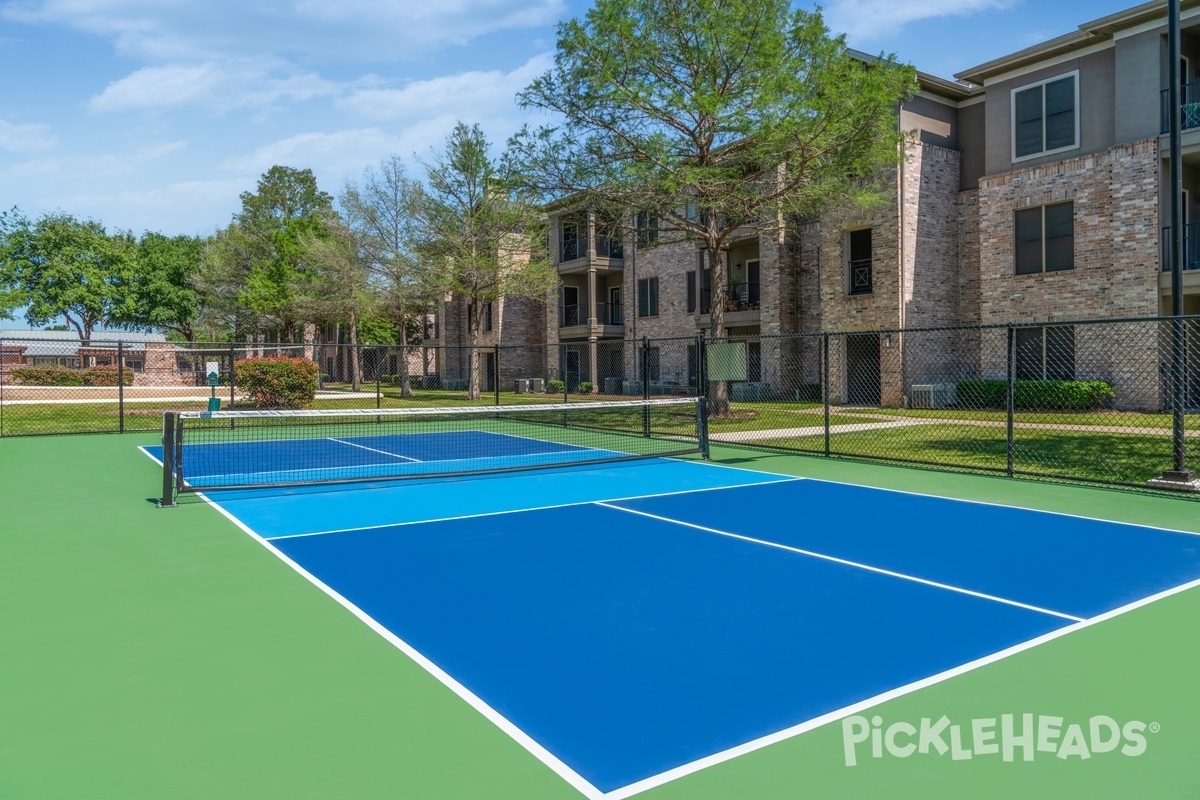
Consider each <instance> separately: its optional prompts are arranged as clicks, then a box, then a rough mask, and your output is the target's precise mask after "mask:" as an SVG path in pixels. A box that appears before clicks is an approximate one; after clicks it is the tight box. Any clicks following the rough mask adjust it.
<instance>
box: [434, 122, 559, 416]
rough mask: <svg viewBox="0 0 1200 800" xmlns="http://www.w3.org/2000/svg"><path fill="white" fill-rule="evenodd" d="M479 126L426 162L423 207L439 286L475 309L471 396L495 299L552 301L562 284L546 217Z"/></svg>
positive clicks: (463, 128) (463, 129)
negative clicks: (516, 184) (510, 176)
mask: <svg viewBox="0 0 1200 800" xmlns="http://www.w3.org/2000/svg"><path fill="white" fill-rule="evenodd" d="M489 149H490V148H489V145H488V141H487V138H486V137H485V136H484V135H483V131H482V130H481V129H480V128H479V126H478V125H473V126H471V127H467V125H465V124H464V123H461V122H460V123H458V124H457V125H455V127H454V130H453V131H452V132H451V133H450V135H449V136H448V137H447V139H446V146H445V149H444V150H443V151H442V152H441V153H440V154H438V155H437V157H436V158H435V160H434V161H433V162H432V163H430V164H426V165H425V173H426V183H427V193H424V195H423V196H422V197H421V198H419V200H418V203H417V207H416V212H417V218H418V224H419V225H420V230H421V247H422V248H423V251H424V252H425V253H427V254H428V256H429V260H430V263H431V265H432V266H433V268H434V269H436V270H437V275H438V279H437V282H438V284H439V285H440V286H441V287H443V288H444V289H445V290H446V291H448V292H453V293H458V294H461V295H462V296H464V297H465V298H466V301H467V303H468V306H469V308H470V314H469V315H468V317H469V325H468V328H469V334H470V339H471V356H470V375H469V380H468V388H467V397H468V399H471V400H477V399H479V395H480V387H481V384H482V380H481V373H480V358H479V341H480V333H481V331H482V326H483V318H484V313H485V310H486V307H487V305H488V303H492V302H495V301H496V300H499V299H500V298H501V297H505V296H508V297H531V298H536V299H538V300H544V299H545V298H546V296H547V295H548V294H549V293H550V292H551V290H552V289H553V288H554V286H555V285H556V284H557V282H558V275H557V274H556V273H555V271H554V268H553V266H552V264H551V261H550V257H549V253H548V252H547V236H546V232H545V222H544V215H543V214H542V213H541V211H540V209H539V208H538V207H537V206H535V205H533V204H531V203H529V202H526V201H525V200H524V199H523V198H522V197H520V196H519V195H518V194H517V193H516V192H514V191H513V187H512V185H511V184H510V183H509V182H508V180H507V176H506V175H504V174H503V173H502V171H501V170H500V169H499V168H498V167H497V165H496V163H494V162H493V161H492V158H491V156H490V155H489Z"/></svg>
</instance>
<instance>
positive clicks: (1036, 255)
mask: <svg viewBox="0 0 1200 800" xmlns="http://www.w3.org/2000/svg"><path fill="white" fill-rule="evenodd" d="M1015 221H1016V262H1017V267H1016V269H1017V274H1018V275H1029V274H1033V273H1038V272H1058V271H1060V270H1065V269H1074V267H1075V204H1074V203H1073V202H1067V203H1055V204H1054V205H1049V206H1038V207H1037V208H1023V209H1021V210H1020V211H1018V212H1017V214H1016V220H1015Z"/></svg>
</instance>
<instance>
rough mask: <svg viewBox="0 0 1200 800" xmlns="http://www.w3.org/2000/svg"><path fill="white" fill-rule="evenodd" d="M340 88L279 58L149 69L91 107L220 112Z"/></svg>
mask: <svg viewBox="0 0 1200 800" xmlns="http://www.w3.org/2000/svg"><path fill="white" fill-rule="evenodd" d="M338 91H339V90H338V87H337V85H336V84H334V83H332V82H330V81H326V80H324V79H322V78H321V77H320V76H318V75H315V74H313V73H310V72H300V71H296V70H293V69H291V68H290V67H288V66H287V65H285V64H282V63H279V62H277V61H275V60H273V59H266V60H262V59H258V60H255V59H246V60H242V61H237V62H231V63H221V64H218V63H216V62H211V61H210V62H205V63H202V64H193V65H181V64H176V65H167V66H157V67H144V68H143V69H139V70H137V71H136V72H134V73H131V74H129V75H126V76H125V77H124V78H121V79H120V80H117V81H113V82H112V83H110V84H109V85H108V86H106V87H105V88H104V91H102V92H101V93H100V94H98V95H96V96H94V97H92V99H91V100H90V101H89V102H88V109H89V110H91V111H95V112H105V111H126V110H134V109H162V108H171V107H179V106H201V107H205V108H209V109H212V110H214V111H219V112H223V111H228V110H230V109H232V108H243V107H258V108H261V107H264V106H270V105H273V104H275V103H277V102H280V101H285V100H286V101H292V102H296V101H302V100H308V99H311V98H313V97H320V96H327V95H332V94H335V93H337V92H338Z"/></svg>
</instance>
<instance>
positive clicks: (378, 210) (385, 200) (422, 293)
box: [340, 155, 438, 397]
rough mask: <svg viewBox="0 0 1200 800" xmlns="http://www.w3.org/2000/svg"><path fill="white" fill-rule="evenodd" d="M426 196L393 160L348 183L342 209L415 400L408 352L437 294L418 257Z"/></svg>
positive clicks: (404, 385) (406, 389)
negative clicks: (393, 332)
mask: <svg viewBox="0 0 1200 800" xmlns="http://www.w3.org/2000/svg"><path fill="white" fill-rule="evenodd" d="M424 199H425V194H424V193H423V191H422V187H421V185H420V184H419V183H418V182H416V181H414V180H412V179H411V178H409V177H408V173H407V171H406V169H405V166H404V162H403V161H402V160H401V159H400V158H399V157H398V156H395V155H393V156H391V157H389V158H386V159H384V160H383V161H381V162H380V163H379V167H378V169H373V168H371V167H368V168H367V169H366V170H365V171H364V172H363V179H362V183H361V184H354V183H351V182H347V183H346V186H345V189H344V190H343V191H342V196H341V198H340V204H341V206H342V210H343V211H344V212H345V214H346V218H347V221H348V222H349V225H350V226H351V228H352V229H353V230H354V232H355V233H356V235H357V237H358V241H359V244H360V246H361V248H362V250H363V254H364V256H365V258H366V260H367V264H368V265H369V268H370V270H371V273H372V274H371V281H370V282H371V284H372V285H373V286H375V287H376V288H377V290H378V299H379V301H380V304H381V308H382V310H383V312H384V313H385V314H386V315H387V316H388V318H389V319H390V320H391V321H392V322H393V323H394V324H395V329H396V331H397V335H398V337H399V344H400V347H401V358H400V362H399V364H398V366H399V370H400V394H401V395H402V396H404V397H409V396H411V395H412V383H411V380H410V378H409V374H408V358H407V356H408V348H409V346H410V344H411V343H412V341H411V340H412V334H413V332H414V329H417V330H419V328H420V325H419V322H420V320H421V318H422V317H423V316H424V314H425V313H426V312H427V311H428V310H429V308H430V306H431V305H432V304H433V301H434V299H435V297H436V295H437V288H438V287H437V284H436V282H435V277H436V276H435V273H434V271H433V270H432V269H430V265H429V262H428V261H427V260H426V259H425V258H424V257H422V255H421V253H420V252H419V250H420V248H419V243H420V235H421V234H420V227H419V225H418V222H419V220H418V216H417V214H418V212H419V210H420V206H421V204H422V203H423V202H424Z"/></svg>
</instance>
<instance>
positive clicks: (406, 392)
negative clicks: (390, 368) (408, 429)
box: [398, 310, 413, 397]
mask: <svg viewBox="0 0 1200 800" xmlns="http://www.w3.org/2000/svg"><path fill="white" fill-rule="evenodd" d="M398 316H399V318H400V364H399V367H400V396H401V397H412V393H413V392H412V380H411V378H409V375H408V317H407V315H406V314H405V313H404V311H403V310H401V311H400V313H399V315H398Z"/></svg>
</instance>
